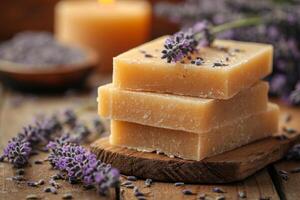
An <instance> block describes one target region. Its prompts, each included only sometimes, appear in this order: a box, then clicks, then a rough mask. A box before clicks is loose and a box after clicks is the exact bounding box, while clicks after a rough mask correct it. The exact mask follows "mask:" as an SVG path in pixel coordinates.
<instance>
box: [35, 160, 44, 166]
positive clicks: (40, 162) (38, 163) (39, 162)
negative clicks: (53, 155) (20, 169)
mask: <svg viewBox="0 0 300 200" xmlns="http://www.w3.org/2000/svg"><path fill="white" fill-rule="evenodd" d="M34 164H36V165H41V164H43V161H41V160H35V161H34Z"/></svg>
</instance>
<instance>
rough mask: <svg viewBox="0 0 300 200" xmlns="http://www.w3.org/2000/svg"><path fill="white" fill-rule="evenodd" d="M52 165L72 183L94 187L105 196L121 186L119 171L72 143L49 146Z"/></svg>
mask: <svg viewBox="0 0 300 200" xmlns="http://www.w3.org/2000/svg"><path fill="white" fill-rule="evenodd" d="M48 146H49V149H50V150H51V153H50V155H49V158H48V159H49V161H50V163H51V165H52V166H53V167H54V168H55V169H58V170H60V171H62V172H65V173H66V176H67V177H68V179H69V181H70V182H74V181H78V182H79V181H80V182H83V183H84V185H87V186H94V187H95V188H96V189H97V190H98V191H99V194H101V195H105V194H106V193H107V191H108V189H109V188H111V187H117V186H118V185H119V176H120V174H119V171H118V170H117V169H115V168H112V167H111V166H110V165H107V164H104V163H102V162H100V161H99V160H97V158H96V155H95V154H93V153H91V152H89V151H87V150H86V149H85V148H83V147H81V146H79V145H77V144H74V143H73V144H72V143H63V144H60V143H56V144H54V143H52V144H49V145H48Z"/></svg>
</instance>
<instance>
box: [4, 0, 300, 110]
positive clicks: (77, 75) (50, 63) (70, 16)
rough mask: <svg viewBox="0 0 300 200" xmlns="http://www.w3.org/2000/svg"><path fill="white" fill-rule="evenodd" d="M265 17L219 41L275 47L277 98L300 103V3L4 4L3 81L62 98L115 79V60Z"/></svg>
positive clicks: (71, 0)
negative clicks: (179, 37) (160, 40)
mask: <svg viewBox="0 0 300 200" xmlns="http://www.w3.org/2000/svg"><path fill="white" fill-rule="evenodd" d="M253 16H254V17H260V18H261V21H260V22H259V23H258V24H257V25H252V26H249V27H243V28H240V29H234V30H229V31H226V32H223V33H220V34H219V35H218V38H226V39H234V40H242V41H254V42H263V43H271V44H273V45H274V47H275V55H274V56H275V58H274V72H273V74H272V75H271V76H269V77H268V79H267V80H268V81H269V82H270V83H271V84H270V85H271V90H270V95H272V96H277V97H279V98H281V99H282V100H283V101H284V102H286V103H288V104H291V105H299V104H300V63H299V58H300V22H299V19H300V1H299V0H251V1H247V0H169V1H167V0H149V1H147V0H118V1H112V0H100V1H97V0H63V1H59V0H43V1H39V0H26V1H17V0H2V2H1V5H0V26H1V27H2V28H1V29H0V78H1V81H2V82H3V83H4V84H6V86H9V87H13V88H16V89H18V90H20V89H21V90H25V91H30V92H32V91H36V90H40V91H41V90H42V91H46V92H48V91H58V90H66V89H69V88H73V87H79V86H82V85H84V84H85V81H86V80H87V78H89V77H91V76H98V75H105V76H110V74H111V72H112V58H113V57H114V56H116V55H118V54H120V53H122V52H124V51H126V50H128V49H130V48H132V47H135V46H137V45H139V44H142V43H144V42H146V41H149V40H151V39H153V38H156V37H159V36H161V35H166V34H173V33H175V32H176V31H178V30H180V29H184V28H187V27H189V26H191V25H193V24H194V23H196V22H198V21H202V20H207V21H208V22H209V23H210V24H211V25H212V26H215V25H219V24H222V23H225V22H230V21H233V20H236V19H242V18H248V17H253Z"/></svg>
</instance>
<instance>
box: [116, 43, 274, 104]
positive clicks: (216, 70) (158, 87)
mask: <svg viewBox="0 0 300 200" xmlns="http://www.w3.org/2000/svg"><path fill="white" fill-rule="evenodd" d="M165 40H166V37H162V38H159V39H156V40H154V41H153V42H149V43H146V44H144V45H142V46H139V47H137V48H134V49H132V50H130V51H128V52H125V53H123V54H121V55H119V56H117V57H115V58H114V70H113V83H114V85H115V86H116V87H119V88H121V89H129V90H137V91H151V92H158V93H172V94H178V95H185V96H196V97H204V98H212V99H229V98H231V97H233V96H234V95H235V94H237V93H238V92H240V91H241V90H243V89H246V88H249V87H250V86H251V85H253V84H254V83H256V82H257V81H258V80H259V79H261V78H264V77H265V76H266V75H268V74H270V73H271V71H272V59H273V47H272V46H271V45H266V44H257V43H249V42H237V41H229V40H216V41H215V42H214V44H213V45H212V47H209V48H202V49H200V51H199V52H198V53H197V54H195V55H192V56H190V57H189V58H186V59H185V60H183V61H182V62H177V63H167V62H166V60H163V59H161V56H162V54H161V51H162V49H163V45H164V42H165ZM192 63H194V64H192ZM199 63H201V64H200V65H198V64H199Z"/></svg>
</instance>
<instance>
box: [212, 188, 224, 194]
mask: <svg viewBox="0 0 300 200" xmlns="http://www.w3.org/2000/svg"><path fill="white" fill-rule="evenodd" d="M212 191H213V192H216V193H225V191H224V190H223V189H221V188H219V187H214V188H213V189H212Z"/></svg>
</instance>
